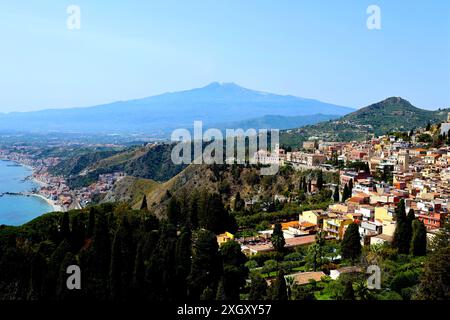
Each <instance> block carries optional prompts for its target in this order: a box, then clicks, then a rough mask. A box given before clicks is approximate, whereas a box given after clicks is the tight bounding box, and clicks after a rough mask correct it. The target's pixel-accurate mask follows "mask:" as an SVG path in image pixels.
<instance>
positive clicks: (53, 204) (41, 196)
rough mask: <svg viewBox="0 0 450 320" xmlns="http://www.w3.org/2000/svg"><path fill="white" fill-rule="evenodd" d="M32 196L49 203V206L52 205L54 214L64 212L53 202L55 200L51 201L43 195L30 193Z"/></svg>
mask: <svg viewBox="0 0 450 320" xmlns="http://www.w3.org/2000/svg"><path fill="white" fill-rule="evenodd" d="M30 195H31V196H33V197H38V198H40V199H42V200H44V201H45V202H47V204H48V205H50V206H51V207H52V208H53V210H52V211H53V212H63V211H64V209H63V207H62V206H60V205H59V204H57V203H56V202H55V201H53V200H51V199H49V198H47V197H44V196H43V195H42V194H39V193H30ZM52 211H50V212H52Z"/></svg>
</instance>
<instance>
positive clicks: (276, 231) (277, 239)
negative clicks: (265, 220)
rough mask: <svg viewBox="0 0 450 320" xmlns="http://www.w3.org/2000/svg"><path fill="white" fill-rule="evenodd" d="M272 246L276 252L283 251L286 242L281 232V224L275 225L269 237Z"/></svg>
mask: <svg viewBox="0 0 450 320" xmlns="http://www.w3.org/2000/svg"><path fill="white" fill-rule="evenodd" d="M271 241H272V245H273V247H274V249H275V250H276V251H278V252H281V251H283V249H284V246H285V244H286V241H285V240H284V234H283V230H282V228H281V224H279V223H276V224H275V226H274V228H273V232H272V237H271Z"/></svg>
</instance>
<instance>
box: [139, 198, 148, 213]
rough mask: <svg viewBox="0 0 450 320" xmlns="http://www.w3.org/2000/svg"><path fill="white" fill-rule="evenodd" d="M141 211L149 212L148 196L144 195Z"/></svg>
mask: <svg viewBox="0 0 450 320" xmlns="http://www.w3.org/2000/svg"><path fill="white" fill-rule="evenodd" d="M139 209H140V210H144V211H148V204H147V196H146V195H144V197H143V198H142V202H141V205H140V206H139Z"/></svg>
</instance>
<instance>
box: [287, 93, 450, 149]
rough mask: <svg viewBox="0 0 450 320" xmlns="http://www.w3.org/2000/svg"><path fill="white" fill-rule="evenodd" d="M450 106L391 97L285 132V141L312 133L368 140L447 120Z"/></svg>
mask: <svg viewBox="0 0 450 320" xmlns="http://www.w3.org/2000/svg"><path fill="white" fill-rule="evenodd" d="M449 111H450V109H439V110H434V111H432V110H424V109H420V108H417V107H415V106H413V105H412V104H411V103H410V102H409V101H407V100H405V99H402V98H400V97H390V98H387V99H385V100H383V101H380V102H377V103H374V104H371V105H369V106H367V107H364V108H361V109H358V110H356V111H355V112H352V113H350V114H347V115H345V116H343V117H341V118H339V119H337V120H332V121H327V122H321V123H317V124H314V125H309V126H305V127H302V128H298V129H294V130H286V131H284V132H282V134H281V141H282V143H284V144H287V145H291V146H297V147H298V145H299V143H301V142H302V141H305V140H308V139H309V138H311V137H315V138H318V139H323V140H326V141H351V140H364V139H368V138H370V137H372V136H373V135H375V136H378V135H383V134H386V133H387V132H392V131H409V130H412V129H416V128H421V127H422V128H423V127H425V126H426V125H427V123H428V122H432V123H436V122H440V121H444V120H445V119H446V118H447V113H448V112H449Z"/></svg>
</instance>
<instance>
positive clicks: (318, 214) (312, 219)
mask: <svg viewBox="0 0 450 320" xmlns="http://www.w3.org/2000/svg"><path fill="white" fill-rule="evenodd" d="M325 216H326V215H325V214H324V211H323V210H308V211H303V213H301V214H300V215H299V217H298V220H299V222H300V224H301V223H302V222H309V223H313V224H315V225H317V226H318V227H321V226H322V221H323V218H324V217H325Z"/></svg>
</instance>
